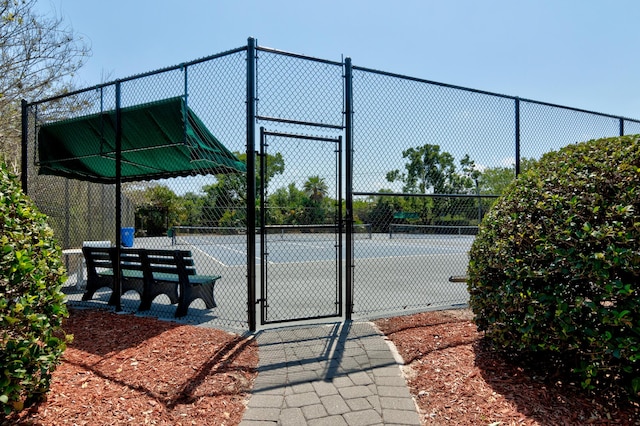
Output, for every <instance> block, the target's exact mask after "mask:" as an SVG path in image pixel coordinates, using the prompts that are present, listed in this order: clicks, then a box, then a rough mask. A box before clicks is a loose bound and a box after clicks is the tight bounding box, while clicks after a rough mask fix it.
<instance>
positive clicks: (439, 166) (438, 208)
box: [386, 144, 479, 223]
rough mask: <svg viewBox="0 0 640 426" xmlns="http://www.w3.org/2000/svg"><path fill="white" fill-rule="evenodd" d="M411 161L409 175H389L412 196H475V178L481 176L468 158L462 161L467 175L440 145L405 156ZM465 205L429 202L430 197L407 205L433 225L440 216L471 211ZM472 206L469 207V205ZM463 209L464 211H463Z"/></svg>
mask: <svg viewBox="0 0 640 426" xmlns="http://www.w3.org/2000/svg"><path fill="white" fill-rule="evenodd" d="M402 157H403V158H405V159H407V163H406V164H405V172H401V171H400V170H392V171H390V172H388V173H387V176H386V178H387V180H388V181H389V182H402V183H403V187H402V190H403V191H404V192H406V193H410V194H429V193H434V194H458V193H472V192H473V187H474V177H476V176H477V174H478V173H479V172H478V171H477V170H476V167H475V163H474V162H473V161H472V160H471V159H470V158H469V156H468V155H466V156H465V157H464V158H463V159H462V160H461V162H460V163H461V166H462V170H463V173H462V174H459V173H457V171H456V165H455V159H454V157H453V155H451V154H450V153H448V152H446V151H440V146H439V145H431V144H425V145H423V146H419V147H416V148H409V149H407V150H405V151H403V152H402ZM461 203H464V201H462V202H461V201H454V200H449V199H445V198H437V199H434V200H429V199H427V198H426V197H412V198H411V199H409V200H408V202H407V204H408V207H410V208H411V209H412V210H413V211H415V212H417V213H419V214H420V217H421V222H423V223H430V222H432V221H433V220H436V219H437V218H439V217H440V216H443V215H445V214H452V212H463V211H466V210H467V208H466V207H465V206H462V205H460V204H461ZM467 204H468V203H467ZM461 209H462V210H461Z"/></svg>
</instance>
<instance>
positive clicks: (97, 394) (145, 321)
mask: <svg viewBox="0 0 640 426" xmlns="http://www.w3.org/2000/svg"><path fill="white" fill-rule="evenodd" d="M64 329H65V331H66V332H67V333H69V334H73V335H74V340H73V343H71V344H70V345H69V346H68V347H67V350H66V351H65V352H64V356H63V362H62V364H61V365H60V366H59V367H58V368H57V369H56V371H55V373H54V374H53V380H52V383H51V389H50V391H49V393H48V398H47V401H46V402H43V403H41V404H39V405H37V406H35V407H32V408H31V409H30V410H27V411H23V412H22V413H20V414H19V415H17V416H13V417H11V418H10V419H8V424H18V425H28V424H33V425H43V426H44V425H122V424H128V425H193V424H197V425H237V424H238V423H239V422H240V420H241V419H242V414H243V413H244V409H245V403H246V400H248V397H249V392H250V390H251V387H252V384H253V380H254V378H255V376H256V365H257V362H258V351H257V345H256V344H255V342H254V341H253V340H250V339H246V338H242V337H240V336H237V335H234V334H230V333H227V332H224V331H220V330H215V329H210V328H204V327H195V326H189V325H179V324H175V323H171V322H166V321H159V320H156V319H153V318H144V317H137V316H134V315H130V314H128V315H118V314H114V313H110V312H104V311H97V310H72V311H71V315H70V317H69V319H68V320H67V321H66V322H65V325H64Z"/></svg>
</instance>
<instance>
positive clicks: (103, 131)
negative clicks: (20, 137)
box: [38, 97, 246, 183]
mask: <svg viewBox="0 0 640 426" xmlns="http://www.w3.org/2000/svg"><path fill="white" fill-rule="evenodd" d="M120 111H121V123H122V139H121V140H122V150H121V158H122V166H121V181H122V182H131V181H139V180H152V179H159V178H168V177H176V176H189V175H196V174H209V173H211V174H220V173H224V174H227V173H244V172H246V166H245V164H244V163H243V162H241V161H240V160H238V158H237V157H236V156H235V155H234V154H233V153H232V152H231V151H229V150H228V149H227V148H226V147H225V146H224V145H222V143H220V141H219V140H218V139H216V137H215V136H213V134H211V132H210V131H209V130H208V129H207V127H206V126H205V125H204V123H203V122H202V121H201V120H200V119H199V118H198V116H197V115H196V114H195V113H194V112H193V111H192V110H191V109H190V108H187V106H186V103H185V101H184V98H183V97H176V98H171V99H166V100H162V101H158V102H153V103H148V104H142V105H136V106H132V107H128V108H122V109H121V110H120ZM38 160H39V162H38V165H39V166H40V167H39V173H40V174H45V175H57V176H64V177H68V178H71V179H80V180H85V181H90V182H100V183H115V182H116V111H115V110H112V111H107V112H103V113H99V114H92V115H87V116H83V117H78V118H73V119H70V120H63V121H57V122H53V123H49V124H44V125H42V126H41V127H40V129H39V131H38Z"/></svg>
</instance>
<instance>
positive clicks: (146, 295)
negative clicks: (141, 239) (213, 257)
mask: <svg viewBox="0 0 640 426" xmlns="http://www.w3.org/2000/svg"><path fill="white" fill-rule="evenodd" d="M82 251H83V254H84V256H85V259H86V262H87V287H86V291H85V294H84V295H83V296H82V300H90V299H91V298H92V297H93V295H94V293H95V292H96V291H97V290H98V289H100V288H102V287H108V288H110V289H111V290H112V291H113V289H114V278H113V265H114V261H115V257H116V249H115V248H102V247H83V249H82ZM120 275H121V280H120V282H121V288H122V294H124V293H125V292H127V291H129V290H135V291H136V292H137V293H138V294H139V295H140V306H139V307H138V310H139V311H147V310H149V309H151V303H152V302H153V299H155V298H156V296H159V295H161V294H166V295H167V296H168V297H169V300H170V301H171V303H172V304H176V303H177V304H178V307H177V308H176V313H175V316H176V317H182V316H185V315H186V314H187V311H188V309H189V305H190V304H191V302H193V301H194V300H196V299H202V300H203V301H204V303H205V306H206V307H207V309H213V308H215V307H216V306H217V304H216V301H215V298H214V295H213V291H214V287H215V283H216V281H217V280H218V279H220V276H218V275H198V274H197V273H196V269H195V265H194V262H193V257H192V255H191V252H189V251H186V250H154V249H131V248H121V249H120ZM115 297H116V296H115V293H112V294H111V298H110V299H109V304H115V301H116V299H115Z"/></svg>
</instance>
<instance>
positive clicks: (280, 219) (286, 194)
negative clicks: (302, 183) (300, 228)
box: [267, 183, 308, 225]
mask: <svg viewBox="0 0 640 426" xmlns="http://www.w3.org/2000/svg"><path fill="white" fill-rule="evenodd" d="M307 198H308V197H307V194H305V192H304V191H301V190H300V189H298V188H297V187H296V184H295V183H290V184H289V186H287V187H286V188H278V189H277V190H276V191H275V192H274V193H273V194H271V195H270V196H269V200H268V201H269V203H268V207H267V208H268V210H267V225H300V224H301V223H302V222H303V220H304V207H303V206H304V204H305V199H307Z"/></svg>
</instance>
